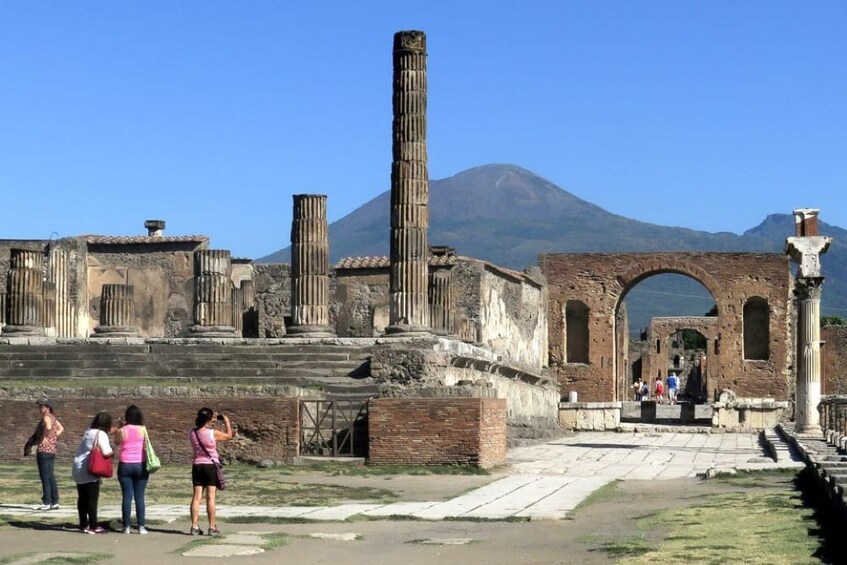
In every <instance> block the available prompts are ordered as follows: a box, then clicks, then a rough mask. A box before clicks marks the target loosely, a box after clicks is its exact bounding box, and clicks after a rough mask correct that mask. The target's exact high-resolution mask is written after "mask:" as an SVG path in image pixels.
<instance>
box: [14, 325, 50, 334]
mask: <svg viewBox="0 0 847 565" xmlns="http://www.w3.org/2000/svg"><path fill="white" fill-rule="evenodd" d="M3 335H14V336H44V335H47V333H46V332H45V331H44V328H42V327H41V326H10V325H5V326H3Z"/></svg>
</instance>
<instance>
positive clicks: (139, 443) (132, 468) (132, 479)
mask: <svg viewBox="0 0 847 565" xmlns="http://www.w3.org/2000/svg"><path fill="white" fill-rule="evenodd" d="M146 438H147V428H145V427H144V416H143V415H142V414H141V410H140V409H139V408H138V406H136V405H135V404H132V405H130V406H129V407H127V409H126V412H125V413H124V422H123V423H122V425H121V427H120V428H119V429H118V431H117V432H115V442H116V443H117V444H118V445H120V452H119V453H120V454H119V456H118V482H119V483H120V484H121V517H122V518H123V532H124V533H125V534H128V533H130V517H131V516H132V501H133V499H135V517H136V519H137V520H138V533H139V534H146V533H147V527H146V525H147V524H146V522H145V516H144V514H145V504H144V491H145V490H146V489H147V481H148V480H149V479H150V474H149V473H148V472H147V467H146V465H145V464H144V442H145V441H146Z"/></svg>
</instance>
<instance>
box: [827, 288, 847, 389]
mask: <svg viewBox="0 0 847 565" xmlns="http://www.w3.org/2000/svg"><path fill="white" fill-rule="evenodd" d="M824 292H826V289H824ZM821 341H823V342H824V346H823V347H822V348H821V388H822V391H821V392H822V393H823V394H847V326H827V327H824V328H821Z"/></svg>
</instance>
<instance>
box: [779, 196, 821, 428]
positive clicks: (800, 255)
mask: <svg viewBox="0 0 847 565" xmlns="http://www.w3.org/2000/svg"><path fill="white" fill-rule="evenodd" d="M817 218H818V210H816V209H812V208H803V209H798V210H794V220H795V236H794V237H789V238H787V239H786V242H785V252H786V253H788V256H789V257H791V260H792V261H794V262H795V263H797V276H796V278H795V283H794V285H795V290H794V293H795V295H796V297H797V305H798V309H797V349H796V351H797V361H796V363H795V365H796V367H797V385H796V392H795V400H796V410H795V414H794V425H795V431H796V432H797V433H801V434H813V435H820V434H821V433H822V431H821V426H820V413H819V412H818V404H820V401H821V337H820V335H821V334H820V327H821V310H820V308H821V287H822V286H823V280H824V278H823V276H821V264H820V256H821V255H822V254H823V253H826V251H827V249H829V246H830V244H831V243H832V238H830V237H824V236H821V235H818V220H817Z"/></svg>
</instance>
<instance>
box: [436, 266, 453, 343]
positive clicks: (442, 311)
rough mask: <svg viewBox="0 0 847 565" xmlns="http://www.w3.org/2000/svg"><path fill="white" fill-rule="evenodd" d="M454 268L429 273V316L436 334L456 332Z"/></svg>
mask: <svg viewBox="0 0 847 565" xmlns="http://www.w3.org/2000/svg"><path fill="white" fill-rule="evenodd" d="M454 310H455V303H454V299H453V270H452V269H437V270H434V271H433V272H432V273H430V275H429V317H430V321H431V323H432V331H433V333H435V334H436V335H452V334H454V333H455V331H456V330H455V325H454V323H453V315H454Z"/></svg>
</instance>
